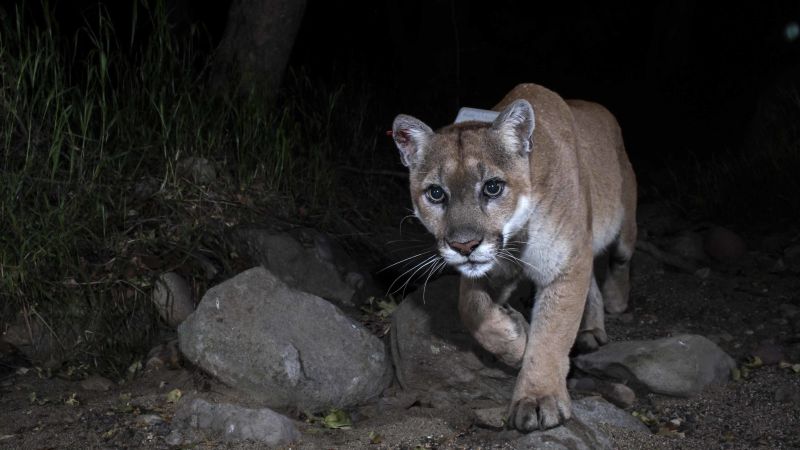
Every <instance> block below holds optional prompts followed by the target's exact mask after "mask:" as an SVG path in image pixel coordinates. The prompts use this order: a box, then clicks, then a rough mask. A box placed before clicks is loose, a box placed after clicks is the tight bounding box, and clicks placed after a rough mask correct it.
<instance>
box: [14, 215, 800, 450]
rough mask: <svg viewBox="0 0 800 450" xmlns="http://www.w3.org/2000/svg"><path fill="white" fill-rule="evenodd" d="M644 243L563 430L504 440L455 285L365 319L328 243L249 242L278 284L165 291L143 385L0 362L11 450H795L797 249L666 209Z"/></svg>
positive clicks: (772, 237) (575, 381)
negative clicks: (198, 293)
mask: <svg viewBox="0 0 800 450" xmlns="http://www.w3.org/2000/svg"><path fill="white" fill-rule="evenodd" d="M640 224H641V225H640V226H641V239H640V245H639V246H638V247H639V251H637V253H636V256H635V258H634V266H633V267H634V272H633V283H632V285H633V292H632V294H631V303H630V307H629V309H628V311H627V312H625V313H623V314H621V315H618V316H614V317H608V318H607V327H606V328H607V331H608V334H609V337H610V339H611V341H612V344H610V346H608V347H606V348H604V349H602V350H600V352H598V353H596V354H590V355H588V356H581V357H578V358H579V359H576V360H575V364H574V366H577V367H581V368H582V369H583V370H579V369H574V370H573V373H572V374H571V382H570V386H571V389H572V391H571V392H572V395H573V397H574V399H575V402H574V411H575V418H574V419H573V420H572V421H570V422H569V424H568V425H567V426H565V427H560V428H558V429H556V430H552V431H550V432H547V433H532V434H530V435H522V434H519V433H517V432H515V431H511V430H506V429H505V427H504V423H503V421H502V418H503V412H504V410H505V405H506V402H507V400H508V397H509V396H510V389H511V387H512V386H513V381H514V374H513V371H510V370H508V369H507V368H505V367H503V366H502V365H501V364H499V363H498V362H497V361H495V360H493V358H491V356H489V355H487V354H485V353H483V352H482V351H481V350H480V349H478V348H477V347H476V346H475V345H474V343H473V342H472V341H471V340H470V338H469V336H468V335H466V334H465V333H464V332H463V330H462V329H461V328H460V326H459V323H458V320H457V317H456V316H454V309H453V308H454V306H455V305H454V296H453V295H454V293H453V289H452V287H453V286H452V283H453V282H454V281H453V279H452V277H449V276H447V275H445V276H442V277H441V278H439V279H436V280H433V278H432V280H430V281H429V282H428V286H427V288H426V289H425V295H424V299H423V297H422V290H417V291H415V292H414V293H412V294H411V295H409V296H408V297H407V298H406V300H404V301H403V302H401V303H400V304H399V305H396V304H394V303H393V302H392V301H391V299H386V298H382V299H378V298H373V300H372V302H371V303H370V302H369V298H370V295H372V294H374V293H375V292H385V287H384V286H382V284H383V283H381V282H379V281H374V280H373V279H372V277H371V274H370V273H368V272H366V271H363V270H360V269H359V268H358V267H357V265H356V264H353V262H352V259H348V258H347V257H346V254H344V253H345V252H343V250H342V249H341V248H339V247H338V246H337V245H336V243H335V242H334V241H333V240H331V239H329V238H327V237H326V236H324V235H322V234H321V233H316V232H314V231H313V230H307V229H305V230H294V231H292V232H289V233H277V234H276V233H273V232H271V231H270V232H266V231H264V232H262V231H263V230H262V231H259V230H258V229H257V228H241V229H238V230H237V231H236V232H235V233H234V234H235V235H238V237H237V238H236V239H233V241H234V243H236V242H238V245H239V247H238V248H239V251H241V252H243V253H248V254H249V256H250V257H251V258H252V259H253V260H254V261H257V262H258V263H260V264H262V265H263V266H264V267H266V269H255V270H251V271H247V272H245V273H243V274H241V275H239V276H237V277H236V278H234V279H232V280H230V281H228V282H226V283H223V284H222V285H219V286H217V287H215V288H214V289H212V290H210V291H209V292H208V293H207V294H206V295H205V296H204V298H203V301H202V302H201V303H200V304H199V305H198V307H197V312H196V313H194V314H192V315H191V316H189V317H190V318H189V319H188V320H184V319H185V317H184V316H185V315H186V314H187V313H188V311H186V310H185V308H183V309H182V307H181V305H180V301H181V300H180V299H179V298H178V297H179V295H178V294H177V293H178V292H179V291H180V288H179V287H178V288H176V287H175V286H179V285H180V281H178V280H175V279H174V277H173V276H172V275H169V276H165V277H164V279H163V280H164V281H163V286H162V288H161V290H162V291H170V292H172V293H173V294H172V296H168V297H169V298H170V300H171V301H169V302H162V304H164V305H168V307H167V306H165V307H164V308H165V309H163V310H164V313H165V316H166V317H165V322H166V323H172V324H177V323H181V322H182V325H181V326H180V327H179V331H178V332H177V333H173V334H172V335H171V336H169V335H168V336H165V345H163V346H161V347H159V348H156V349H154V351H153V352H152V354H151V355H149V357H148V358H143V360H142V364H141V366H136V365H134V366H133V367H132V368H131V376H130V377H129V379H128V380H113V381H112V380H108V379H104V378H102V377H98V376H90V377H89V378H84V375H83V373H82V371H81V370H75V371H70V370H62V371H59V372H57V373H49V372H48V371H45V370H42V369H37V368H36V367H35V366H33V365H29V364H26V363H25V362H24V359H22V358H20V357H18V356H15V355H17V353H16V352H15V350H14V349H13V348H11V347H10V346H8V345H5V346H4V347H3V348H2V349H0V350H2V352H3V354H4V356H3V360H2V363H3V364H4V366H5V368H4V369H5V370H4V375H3V376H2V381H0V410H1V411H3V412H2V414H0V447H2V448H37V449H38V448H42V449H44V448H139V447H146V448H180V447H182V448H237V449H239V448H241V449H249V448H266V447H270V446H273V447H277V448H342V449H344V448H376V449H378V448H408V449H417V448H420V449H422V448H536V447H541V446H545V445H546V446H547V448H615V447H616V448H623V449H641V448H681V449H685V448H688V449H693V448H698V449H700V448H702V449H708V448H742V449H744V448H748V449H749V448H798V447H800V434H798V429H800V427H799V426H798V425H800V364H798V363H800V276H798V275H800V230H798V229H787V230H783V231H781V232H775V231H774V230H773V231H759V230H748V231H741V230H737V231H738V233H733V232H730V231H728V230H727V229H725V228H721V227H718V226H715V225H714V224H698V223H691V222H687V221H683V220H681V219H680V218H678V217H677V216H675V215H670V214H668V211H667V209H666V208H665V207H664V206H663V205H645V206H643V207H642V208H641V210H640ZM265 248H268V249H271V250H269V251H266V250H263V249H265ZM259 249H261V250H259ZM248 280H249V281H248ZM253 280H255V281H253ZM301 291H306V292H301ZM163 294H164V292H161V293H160V294H159V295H163ZM173 296H174V298H173ZM159 298H160V297H158V296H156V298H155V299H154V300H155V301H157V302H159V301H160V300H159ZM243 298H250V299H252V303H248V302H245V301H242V300H241V299H243ZM323 298H324V299H326V300H327V301H326V300H323ZM279 299H283V300H286V299H293V300H292V301H288V302H283V303H280V300H279ZM270 305H272V306H270ZM309 305H316V306H314V307H313V308H310V309H308V306H309ZM270 307H272V308H274V309H273V310H270V309H269V308H270ZM264 308H266V309H264ZM190 309H191V308H190ZM181 311H183V312H181ZM265 323H269V324H270V325H269V326H264V324H265ZM178 339H179V340H178ZM664 339H666V340H664ZM631 341H642V343H641V345H638V344H637V345H636V346H633V347H634V348H633V350H631V349H628V350H625V349H624V348H622V346H620V345H619V344H618V343H625V342H631ZM624 345H625V344H623V346H624ZM659 345H661V347H658V346H659ZM656 347H657V348H659V350H657V351H655V352H653V353H646V349H650V348H656ZM642 349H645V350H642ZM181 350H182V351H181ZM625 351H629V352H630V351H632V352H633V353H634V355H633V356H630V355H628V356H626V355H625V354H624V352H625ZM602 352H606V353H611V356H608V355H606V354H604V353H602ZM637 352H639V353H637ZM642 352H645V353H642ZM681 352H685V353H681ZM726 354H727V355H726ZM643 355H645V356H643ZM728 355H729V356H728ZM601 356H602V357H604V358H605V357H609V358H612V359H613V358H617V360H614V361H612V363H611V364H605V366H606V367H611V368H612V369H610V370H607V369H603V367H601V366H604V364H600V363H598V362H597V359H601V358H600V357H601ZM580 358H583V359H580ZM587 358H595V360H589V362H587ZM669 358H672V359H669ZM637 364H638V366H637ZM619 367H626V369H625V370H624V371H620V370H619ZM654 370H655V371H656V373H657V376H655V377H652V376H650V378H648V376H649V375H648V374H651V375H652V373H653V372H652V371H654ZM658 371H660V372H658ZM674 374H679V375H680V377H678V378H671V377H672V376H673V375H674ZM652 378H654V380H653V379H652ZM665 380H666V381H665ZM676 386H678V387H676ZM655 392H661V394H658V393H655ZM665 392H666V393H671V394H673V395H665ZM675 394H682V395H684V396H681V397H677V396H674V395H675ZM376 396H377V397H376ZM687 396H688V397H687ZM603 397H605V398H606V399H607V400H609V401H611V402H612V403H613V404H612V403H609V402H607V401H606V400H604V399H603ZM331 404H336V405H341V408H340V409H333V408H331V407H329V406H325V405H331ZM614 404H616V405H617V406H614ZM265 405H270V406H272V408H273V409H274V410H275V411H276V412H277V413H276V412H273V411H272V410H270V409H267V408H265Z"/></svg>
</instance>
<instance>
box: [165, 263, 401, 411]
mask: <svg viewBox="0 0 800 450" xmlns="http://www.w3.org/2000/svg"><path fill="white" fill-rule="evenodd" d="M178 336H179V339H180V348H181V351H182V352H183V354H184V355H185V356H186V357H187V358H188V359H189V360H190V361H192V362H193V363H194V364H197V365H198V366H200V367H202V368H203V369H205V370H206V371H208V372H209V373H211V374H212V375H214V376H216V377H217V378H219V379H220V380H221V381H223V382H225V383H227V384H229V385H230V386H232V387H235V388H238V389H240V390H242V391H245V392H247V393H248V394H250V395H251V396H252V397H253V398H255V399H257V400H260V401H263V402H265V403H266V405H268V406H270V407H272V408H286V407H296V408H300V409H303V410H309V411H321V410H324V409H327V408H330V407H345V406H349V405H354V404H358V403H361V402H363V401H366V400H368V399H370V398H372V397H375V396H377V395H378V394H380V393H381V391H382V390H383V389H384V388H385V387H386V386H387V385H388V383H389V382H390V380H391V363H390V361H389V358H388V356H387V355H386V351H385V349H384V345H383V343H382V342H381V341H380V340H379V339H378V338H377V337H375V336H374V335H372V334H370V333H369V332H368V331H367V330H366V329H365V328H364V327H362V326H361V325H360V324H358V323H356V322H354V321H353V320H351V319H349V318H348V317H346V316H345V315H344V314H343V313H342V312H341V311H340V310H339V309H338V308H337V307H335V306H334V305H332V304H331V303H329V302H327V301H325V300H323V299H321V298H319V297H316V296H314V295H311V294H308V293H305V292H300V291H296V290H294V289H291V288H290V287H288V286H287V285H286V284H285V283H283V282H282V281H281V280H279V279H278V278H277V277H276V276H274V275H273V274H271V273H270V272H269V271H267V270H266V269H265V268H263V267H256V268H253V269H250V270H247V271H245V272H242V273H241V274H239V275H237V276H236V277H234V278H232V279H230V280H228V281H226V282H224V283H222V284H219V285H217V286H215V287H214V288H212V289H210V290H209V291H208V292H207V293H206V295H205V296H204V297H203V300H202V301H201V302H200V305H198V307H197V310H196V311H195V312H194V313H193V314H192V315H191V316H189V317H188V318H187V319H186V320H185V321H184V322H183V323H182V324H181V326H180V327H179V328H178Z"/></svg>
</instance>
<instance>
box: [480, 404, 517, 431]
mask: <svg viewBox="0 0 800 450" xmlns="http://www.w3.org/2000/svg"><path fill="white" fill-rule="evenodd" d="M472 413H473V414H475V425H477V426H479V427H484V428H492V429H496V430H501V429H503V428H505V426H506V415H507V414H508V408H507V407H504V406H499V407H496V408H482V409H475V410H473V411H472Z"/></svg>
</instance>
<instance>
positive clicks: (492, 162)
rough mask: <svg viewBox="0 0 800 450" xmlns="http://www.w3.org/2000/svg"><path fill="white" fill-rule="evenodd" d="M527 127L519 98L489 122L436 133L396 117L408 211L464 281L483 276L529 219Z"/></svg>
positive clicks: (528, 112) (528, 118) (527, 113)
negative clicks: (408, 193) (407, 182)
mask: <svg viewBox="0 0 800 450" xmlns="http://www.w3.org/2000/svg"><path fill="white" fill-rule="evenodd" d="M533 127H534V113H533V108H531V105H530V104H529V103H528V102H527V101H525V100H517V101H515V102H514V103H512V104H511V105H509V106H508V107H507V108H506V109H505V110H503V111H502V112H501V113H500V114H499V115H498V116H497V118H496V119H495V120H494V122H492V123H483V122H464V123H458V124H454V125H449V126H447V127H444V128H442V129H440V130H438V131H436V132H434V131H433V130H431V128H430V127H428V126H427V125H425V124H424V123H423V122H421V121H420V120H418V119H415V118H414V117H411V116H407V115H403V114H401V115H399V116H397V117H396V118H395V120H394V125H393V127H392V132H393V133H392V134H393V136H394V141H395V143H396V144H397V148H398V149H399V150H400V157H401V159H402V161H403V164H405V165H406V166H407V167H408V168H409V172H410V173H409V179H410V188H411V199H412V201H413V203H414V213H415V214H416V216H417V217H418V218H419V219H420V220H421V221H422V223H423V224H424V225H425V227H426V228H427V229H428V231H430V232H431V233H432V234H433V235H434V236H436V241H437V246H438V249H439V253H440V254H441V255H442V257H444V259H445V261H447V263H448V264H450V265H451V266H453V267H455V268H457V269H458V270H459V271H460V272H461V273H462V274H463V275H465V276H467V277H471V278H477V277H480V276H482V275H484V274H486V272H488V271H489V270H490V269H491V268H492V267H493V265H494V264H495V263H496V262H497V260H498V258H502V257H504V256H505V255H504V253H503V252H507V251H508V247H509V246H510V247H514V246H515V245H514V244H516V243H514V242H510V239H511V238H512V236H514V235H515V234H516V233H517V232H518V231H520V229H522V227H523V226H524V225H525V224H526V223H527V221H528V216H529V214H530V201H531V196H530V192H531V176H530V167H529V160H528V154H529V153H530V151H531V135H532V133H533ZM506 255H507V253H506Z"/></svg>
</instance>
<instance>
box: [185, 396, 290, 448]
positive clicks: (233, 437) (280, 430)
mask: <svg viewBox="0 0 800 450" xmlns="http://www.w3.org/2000/svg"><path fill="white" fill-rule="evenodd" d="M172 425H173V434H178V433H180V435H179V436H181V437H182V439H180V441H181V442H179V443H178V444H185V443H191V442H192V441H195V440H196V439H197V438H198V437H201V436H202V437H205V438H214V439H220V440H223V441H228V442H236V441H244V440H251V441H256V442H261V443H264V444H267V445H285V444H288V443H290V442H292V441H295V440H297V439H298V438H299V437H300V433H298V431H297V428H296V427H295V426H294V423H293V422H292V421H291V419H289V418H288V417H286V416H284V415H281V414H278V413H276V412H275V411H273V410H271V409H269V408H255V409H253V408H245V407H243V406H239V405H234V404H230V403H211V402H208V401H206V400H203V399H201V398H193V399H186V400H184V401H183V402H181V405H180V407H179V408H178V410H177V411H176V412H175V416H174V418H173V420H172ZM176 431H177V432H178V433H175V432H176ZM196 431H199V432H200V433H201V436H198V435H197V433H196ZM181 432H182V433H181ZM187 437H188V439H187ZM176 441H177V440H176Z"/></svg>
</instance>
